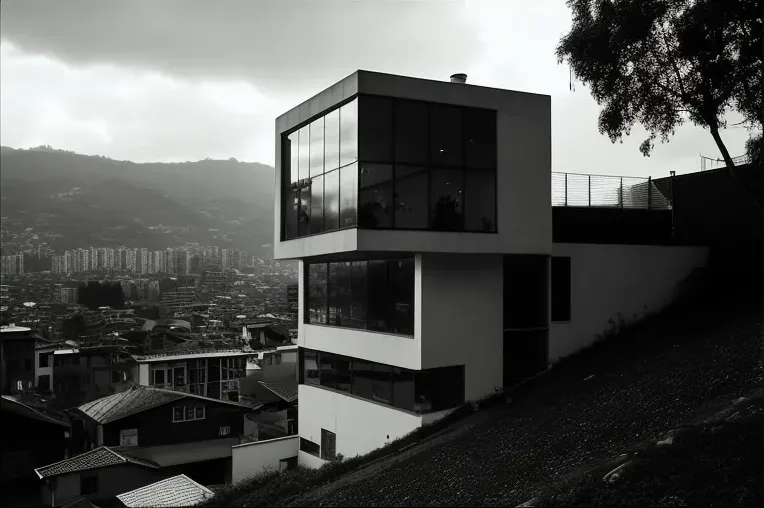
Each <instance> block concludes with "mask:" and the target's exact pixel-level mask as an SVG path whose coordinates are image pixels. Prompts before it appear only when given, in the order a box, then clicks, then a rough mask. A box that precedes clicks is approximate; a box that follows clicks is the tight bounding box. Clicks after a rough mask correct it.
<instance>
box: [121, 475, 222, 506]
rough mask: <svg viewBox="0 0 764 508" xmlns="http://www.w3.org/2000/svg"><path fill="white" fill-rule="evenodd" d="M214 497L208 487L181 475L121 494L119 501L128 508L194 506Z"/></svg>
mask: <svg viewBox="0 0 764 508" xmlns="http://www.w3.org/2000/svg"><path fill="white" fill-rule="evenodd" d="M214 495H215V494H214V493H213V492H212V491H211V490H210V489H208V488H207V487H205V486H203V485H200V484H198V483H196V482H195V481H194V480H192V479H191V478H189V477H188V476H186V475H184V474H181V475H178V476H173V477H172V478H167V479H166V480H162V481H160V482H156V483H152V484H151V485H146V486H145V487H141V488H139V489H135V490H131V491H130V492H125V493H124V494H119V495H118V496H117V499H119V500H120V501H121V502H122V503H123V504H124V505H125V506H127V508H142V507H165V506H193V505H195V504H199V503H201V502H202V501H205V500H206V499H209V498H210V497H212V496H214Z"/></svg>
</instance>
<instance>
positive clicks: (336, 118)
mask: <svg viewBox="0 0 764 508" xmlns="http://www.w3.org/2000/svg"><path fill="white" fill-rule="evenodd" d="M324 120H325V124H324V167H325V168H326V171H331V170H333V169H337V168H338V167H340V110H339V109H335V110H334V111H332V112H331V113H329V114H327V115H326V116H325V117H324Z"/></svg>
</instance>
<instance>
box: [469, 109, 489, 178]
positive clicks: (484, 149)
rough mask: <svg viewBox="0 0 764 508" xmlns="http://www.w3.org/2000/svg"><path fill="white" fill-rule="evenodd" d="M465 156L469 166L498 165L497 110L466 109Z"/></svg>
mask: <svg viewBox="0 0 764 508" xmlns="http://www.w3.org/2000/svg"><path fill="white" fill-rule="evenodd" d="M464 143H465V146H464V158H465V165H466V167H467V168H474V169H493V168H495V167H496V112H495V111H489V110H483V109H472V108H467V109H465V110H464Z"/></svg>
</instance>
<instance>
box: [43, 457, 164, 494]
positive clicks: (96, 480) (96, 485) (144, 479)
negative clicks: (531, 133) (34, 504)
mask: <svg viewBox="0 0 764 508" xmlns="http://www.w3.org/2000/svg"><path fill="white" fill-rule="evenodd" d="M34 471H35V473H37V476H38V477H39V479H40V480H42V482H43V487H42V489H41V490H42V492H41V494H42V499H41V502H42V505H43V506H62V505H65V504H67V503H71V502H73V501H77V500H79V499H81V498H85V499H87V500H88V501H93V502H95V503H102V502H108V501H110V500H111V499H113V498H114V496H116V495H117V494H119V493H120V492H123V491H124V490H125V488H135V487H138V486H141V485H146V484H147V483H150V482H153V481H156V480H157V479H160V478H162V476H163V472H162V471H161V468H160V466H159V465H158V464H157V463H155V462H152V461H150V460H144V459H141V458H138V457H134V456H132V455H130V454H128V453H125V452H123V451H116V450H114V449H112V448H110V447H108V446H99V447H98V448H95V449H93V450H89V451H87V452H85V453H81V454H79V455H76V456H74V457H71V458H69V459H65V460H62V461H59V462H55V463H53V464H50V465H47V466H44V467H40V468H37V469H35V470H34Z"/></svg>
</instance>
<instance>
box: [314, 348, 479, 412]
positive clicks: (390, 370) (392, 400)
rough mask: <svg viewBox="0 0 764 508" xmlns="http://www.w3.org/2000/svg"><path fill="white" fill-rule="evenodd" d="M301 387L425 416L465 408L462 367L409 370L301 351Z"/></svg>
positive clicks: (330, 354)
mask: <svg viewBox="0 0 764 508" xmlns="http://www.w3.org/2000/svg"><path fill="white" fill-rule="evenodd" d="M300 383H302V384H312V385H316V386H324V387H326V388H331V389H333V390H339V391H343V392H346V393H350V394H352V395H355V396H357V397H361V398H364V399H368V400H372V401H375V402H379V403H382V404H387V405H390V406H392V407H395V408H398V409H405V410H407V411H414V412H417V413H427V412H432V411H442V410H445V409H451V408H454V407H456V406H460V405H462V404H464V398H465V396H464V365H455V366H450V367H438V368H434V369H425V370H410V369H403V368H400V367H392V366H390V365H385V364H381V363H376V362H369V361H366V360H361V359H358V358H350V357H347V356H342V355H336V354H333V353H326V352H323V351H315V350H310V349H306V348H300Z"/></svg>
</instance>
